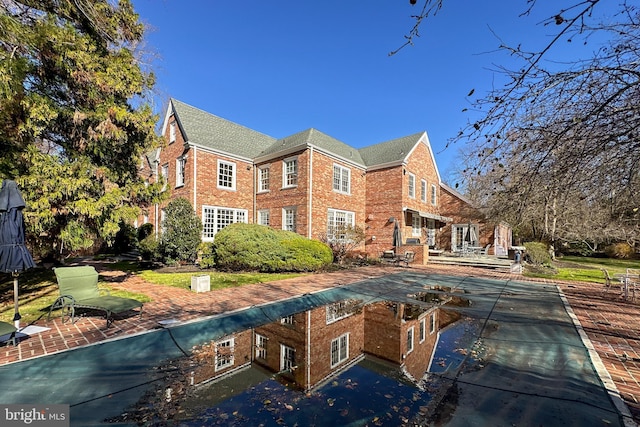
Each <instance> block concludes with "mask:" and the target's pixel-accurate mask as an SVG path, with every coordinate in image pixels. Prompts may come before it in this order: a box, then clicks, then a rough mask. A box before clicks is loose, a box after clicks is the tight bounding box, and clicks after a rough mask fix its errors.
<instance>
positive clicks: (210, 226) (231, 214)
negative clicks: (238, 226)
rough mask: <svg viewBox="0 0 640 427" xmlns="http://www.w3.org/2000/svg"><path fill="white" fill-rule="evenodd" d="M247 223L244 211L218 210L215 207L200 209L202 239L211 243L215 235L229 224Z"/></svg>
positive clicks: (218, 208)
mask: <svg viewBox="0 0 640 427" xmlns="http://www.w3.org/2000/svg"><path fill="white" fill-rule="evenodd" d="M236 222H244V223H246V222H247V211H246V210H245V209H230V208H220V207H216V206H203V207H202V239H203V240H204V241H208V242H212V241H213V238H214V237H215V235H216V233H217V232H218V231H220V230H222V229H223V228H224V227H226V226H227V225H229V224H235V223H236Z"/></svg>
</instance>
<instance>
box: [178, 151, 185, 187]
mask: <svg viewBox="0 0 640 427" xmlns="http://www.w3.org/2000/svg"><path fill="white" fill-rule="evenodd" d="M186 163H187V159H185V158H184V157H178V158H177V159H176V187H182V186H183V185H184V167H185V165H186Z"/></svg>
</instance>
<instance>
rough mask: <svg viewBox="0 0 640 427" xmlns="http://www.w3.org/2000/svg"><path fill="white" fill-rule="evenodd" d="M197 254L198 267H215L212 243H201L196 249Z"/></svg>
mask: <svg viewBox="0 0 640 427" xmlns="http://www.w3.org/2000/svg"><path fill="white" fill-rule="evenodd" d="M198 253H199V256H198V265H200V267H201V268H213V267H215V266H216V258H215V251H214V248H213V243H211V242H202V243H201V244H200V247H199V248H198Z"/></svg>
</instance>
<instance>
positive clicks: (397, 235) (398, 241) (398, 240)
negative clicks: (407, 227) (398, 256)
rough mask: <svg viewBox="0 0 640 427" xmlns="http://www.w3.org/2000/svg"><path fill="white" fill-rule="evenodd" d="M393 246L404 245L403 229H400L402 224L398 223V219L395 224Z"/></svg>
mask: <svg viewBox="0 0 640 427" xmlns="http://www.w3.org/2000/svg"><path fill="white" fill-rule="evenodd" d="M393 246H395V247H400V246H402V231H401V230H400V224H398V220H397V219H396V220H395V224H394V226H393Z"/></svg>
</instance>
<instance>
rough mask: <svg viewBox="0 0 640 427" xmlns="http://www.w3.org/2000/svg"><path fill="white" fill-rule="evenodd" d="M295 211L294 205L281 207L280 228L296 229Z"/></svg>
mask: <svg viewBox="0 0 640 427" xmlns="http://www.w3.org/2000/svg"><path fill="white" fill-rule="evenodd" d="M296 212H297V209H296V207H295V206H290V207H287V208H282V229H283V230H288V231H294V232H295V231H296Z"/></svg>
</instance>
